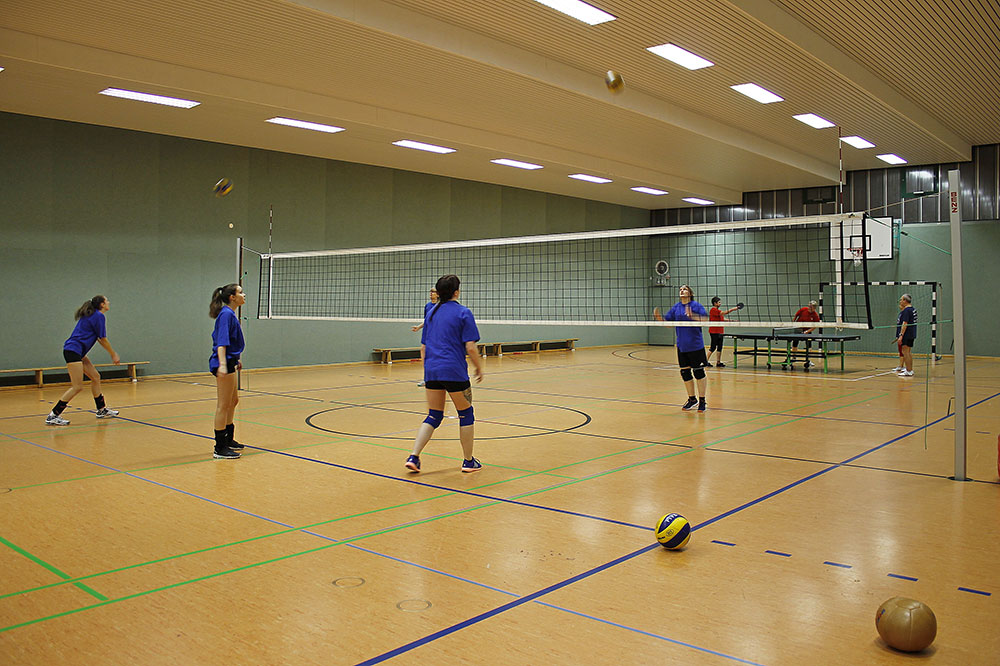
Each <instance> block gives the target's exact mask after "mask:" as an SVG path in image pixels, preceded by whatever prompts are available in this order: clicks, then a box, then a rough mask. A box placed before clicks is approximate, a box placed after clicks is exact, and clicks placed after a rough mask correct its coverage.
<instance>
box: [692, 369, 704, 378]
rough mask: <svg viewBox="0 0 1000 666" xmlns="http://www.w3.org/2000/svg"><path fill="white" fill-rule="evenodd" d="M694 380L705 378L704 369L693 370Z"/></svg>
mask: <svg viewBox="0 0 1000 666" xmlns="http://www.w3.org/2000/svg"><path fill="white" fill-rule="evenodd" d="M694 378H695V379H704V378H705V369H704V368H695V369H694Z"/></svg>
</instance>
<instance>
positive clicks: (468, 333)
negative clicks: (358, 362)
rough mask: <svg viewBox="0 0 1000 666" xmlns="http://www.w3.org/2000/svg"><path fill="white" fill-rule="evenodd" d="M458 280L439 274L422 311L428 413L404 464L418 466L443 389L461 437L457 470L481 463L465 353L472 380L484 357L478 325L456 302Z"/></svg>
mask: <svg viewBox="0 0 1000 666" xmlns="http://www.w3.org/2000/svg"><path fill="white" fill-rule="evenodd" d="M460 285H461V280H459V279H458V276H456V275H443V276H441V277H440V278H439V279H438V281H437V285H436V286H435V289H436V290H437V294H438V299H439V301H438V303H437V305H435V306H434V307H433V308H430V309H429V310H428V311H427V315H426V316H425V317H424V325H423V332H422V333H421V336H420V344H421V347H422V349H423V350H424V383H425V388H426V390H427V418H426V419H424V422H423V423H421V424H420V428H419V429H418V430H417V437H416V440H415V441H414V442H413V454H412V455H411V456H410V457H409V458H407V459H406V468H407V469H409V470H411V471H413V472H419V471H420V452H421V451H423V449H424V447H425V446H427V442H429V441H430V439H431V435H433V434H434V429H435V428H437V427H438V426H439V425H441V420H442V419H443V418H444V398H445V394H446V393H447V394H448V395H449V396H451V401H452V403H454V405H455V409H457V410H458V438H459V440H460V441H461V442H462V454H463V460H462V471H463V472H476V471H478V470H480V469H482V467H483V465H482V463H480V462H479V461H478V460H476V458H475V457H474V456H473V455H472V445H473V438H474V434H473V433H474V428H473V423H475V421H476V418H475V415H474V413H473V411H472V383H471V382H470V381H469V366H468V363H467V362H466V360H465V357H466V356H467V355H468V357H469V358H470V359H471V360H472V364H473V365H474V366H476V383H479V382H481V381H483V361H482V359H481V358H479V350H478V349H477V348H476V343H477V342H479V329H478V328H477V327H476V319H475V318H474V317H473V316H472V312H470V311H469V308H467V307H465V306H464V305H462V304H461V303H459V302H458V297H459V286H460Z"/></svg>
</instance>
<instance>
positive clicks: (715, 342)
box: [708, 333, 723, 354]
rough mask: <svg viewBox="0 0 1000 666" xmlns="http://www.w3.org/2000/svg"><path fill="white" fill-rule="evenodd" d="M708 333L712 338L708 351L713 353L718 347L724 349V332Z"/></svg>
mask: <svg viewBox="0 0 1000 666" xmlns="http://www.w3.org/2000/svg"><path fill="white" fill-rule="evenodd" d="M708 335H709V336H710V337H711V338H712V346H711V348H709V350H708V353H709V354H711V353H712V352H714V351H715V350H716V349H718V350H719V351H722V341H723V337H722V333H709V334H708Z"/></svg>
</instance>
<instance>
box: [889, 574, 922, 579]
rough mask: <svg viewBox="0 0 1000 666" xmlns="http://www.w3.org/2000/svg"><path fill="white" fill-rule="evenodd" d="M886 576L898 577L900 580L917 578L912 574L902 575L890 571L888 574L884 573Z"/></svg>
mask: <svg viewBox="0 0 1000 666" xmlns="http://www.w3.org/2000/svg"><path fill="white" fill-rule="evenodd" d="M886 576H888V577H889V578H899V579H900V580H910V581H916V580H917V579H916V578H914V577H913V576H904V575H902V574H894V573H890V574H886Z"/></svg>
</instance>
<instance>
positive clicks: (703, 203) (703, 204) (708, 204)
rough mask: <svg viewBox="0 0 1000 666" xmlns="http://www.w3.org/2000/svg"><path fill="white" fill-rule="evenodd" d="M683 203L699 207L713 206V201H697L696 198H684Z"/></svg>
mask: <svg viewBox="0 0 1000 666" xmlns="http://www.w3.org/2000/svg"><path fill="white" fill-rule="evenodd" d="M684 201H687V202H688V203H693V204H698V205H699V206H710V205H712V204H714V203H715V202H714V201H709V200H708V199H699V198H698V197H685V198H684Z"/></svg>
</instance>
